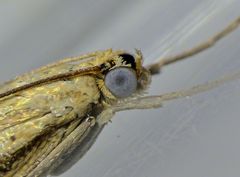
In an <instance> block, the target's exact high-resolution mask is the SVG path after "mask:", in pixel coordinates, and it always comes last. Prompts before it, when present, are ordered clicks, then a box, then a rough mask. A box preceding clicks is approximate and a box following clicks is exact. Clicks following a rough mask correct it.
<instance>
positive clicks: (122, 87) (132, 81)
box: [105, 67, 137, 98]
mask: <svg viewBox="0 0 240 177" xmlns="http://www.w3.org/2000/svg"><path fill="white" fill-rule="evenodd" d="M105 85H106V86H107V88H108V89H109V90H110V91H111V92H112V94H113V95H115V96H117V97H119V98H124V97H128V96H130V95H131V94H132V93H134V92H135V91H136V89H137V76H136V73H135V71H134V70H133V69H131V68H125V67H119V68H115V69H113V70H111V71H109V72H108V73H107V75H106V76H105Z"/></svg>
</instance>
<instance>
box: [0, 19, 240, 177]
mask: <svg viewBox="0 0 240 177" xmlns="http://www.w3.org/2000/svg"><path fill="white" fill-rule="evenodd" d="M239 24H240V17H239V18H237V19H236V20H235V21H233V22H232V23H231V24H229V25H228V26H227V27H226V28H225V29H224V30H222V31H221V32H219V33H217V34H216V35H214V36H213V37H212V38H210V39H209V40H207V41H205V42H203V43H201V44H199V45H198V46H196V47H194V48H192V49H190V50H187V51H185V52H183V53H181V54H179V55H176V56H172V57H167V58H162V59H160V60H158V61H157V62H155V63H153V64H151V65H149V66H146V67H144V66H143V57H142V54H141V51H140V50H136V52H135V54H134V55H132V54H130V53H128V52H126V51H124V50H112V49H108V50H104V51H96V52H93V53H89V54H86V55H82V56H79V57H74V58H67V59H63V60H61V61H58V62H55V63H52V64H49V65H47V66H43V67H41V68H39V69H36V70H33V71H31V72H29V73H26V74H24V75H22V76H18V77H17V78H15V79H13V80H11V81H9V82H7V83H5V84H3V85H1V87H0V176H5V177H11V176H30V177H32V176H45V175H48V174H59V173H61V172H62V171H64V170H66V169H68V168H70V166H71V165H72V164H73V163H75V161H69V159H71V157H72V156H73V154H76V153H78V154H80V155H78V156H79V158H80V157H81V156H82V155H83V154H84V153H85V152H86V151H87V150H88V149H89V148H90V146H91V145H92V144H93V143H94V141H95V139H96V138H97V135H98V134H99V133H100V132H101V130H102V128H103V127H104V125H106V124H107V123H108V122H109V121H110V120H111V119H112V117H113V116H114V114H115V113H116V112H119V111H123V110H128V109H149V108H159V107H160V106H161V105H162V104H163V103H164V102H166V101H169V100H174V99H177V98H182V97H186V96H192V95H195V94H197V93H200V92H204V91H207V90H209V89H212V88H215V87H217V86H219V85H221V84H223V83H225V82H227V81H231V80H234V79H238V78H239V77H240V73H235V74H232V75H229V76H226V77H223V78H220V79H218V80H216V81H211V82H209V83H206V84H202V85H198V86H196V87H193V88H190V89H186V90H181V91H177V92H173V93H168V94H164V95H155V96H144V94H145V92H146V90H147V88H148V86H149V85H150V83H151V77H152V75H155V74H158V73H159V71H160V69H161V68H162V67H163V66H165V65H168V64H171V63H175V62H177V61H180V60H182V59H185V58H188V57H190V56H192V55H196V54H198V53H200V52H202V51H203V50H205V49H208V48H210V47H212V46H213V45H214V44H215V43H216V42H218V41H219V40H220V39H222V38H223V37H224V36H226V35H227V34H229V33H230V32H232V31H234V30H235V29H236V28H237V27H238V26H239ZM67 162H68V163H67ZM66 163H67V164H68V165H66Z"/></svg>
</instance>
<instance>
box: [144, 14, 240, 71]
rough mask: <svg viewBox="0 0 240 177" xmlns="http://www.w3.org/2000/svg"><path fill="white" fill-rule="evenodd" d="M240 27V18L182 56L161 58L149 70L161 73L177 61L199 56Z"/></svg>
mask: <svg viewBox="0 0 240 177" xmlns="http://www.w3.org/2000/svg"><path fill="white" fill-rule="evenodd" d="M239 25H240V17H238V18H237V19H235V20H234V21H233V22H231V23H230V24H229V25H228V26H227V27H226V28H224V29H223V30H222V31H220V32H218V33H217V34H215V35H214V36H212V37H210V38H209V39H207V40H206V41H204V42H202V43H200V44H198V45H197V46H195V47H193V48H191V49H189V50H186V51H184V52H182V53H180V54H177V55H174V56H169V57H166V58H161V59H159V60H158V61H157V62H156V63H153V64H151V65H149V66H147V68H148V69H149V71H150V72H151V73H152V74H156V73H158V72H159V71H160V69H161V68H162V66H164V65H168V64H171V63H175V62H177V61H180V60H183V59H186V58H188V57H191V56H193V55H197V54H199V53H200V52H202V51H204V50H206V49H209V48H211V47H213V46H214V45H215V44H216V43H217V42H218V41H219V40H221V39H222V38H224V37H225V36H227V35H228V34H230V33H231V32H233V31H234V30H236V29H237V28H238V26H239Z"/></svg>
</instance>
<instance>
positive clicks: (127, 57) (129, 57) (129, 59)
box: [119, 53, 136, 69]
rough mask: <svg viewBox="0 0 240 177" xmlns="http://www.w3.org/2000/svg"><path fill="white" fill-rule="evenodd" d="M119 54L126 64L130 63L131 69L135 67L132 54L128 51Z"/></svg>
mask: <svg viewBox="0 0 240 177" xmlns="http://www.w3.org/2000/svg"><path fill="white" fill-rule="evenodd" d="M119 56H120V57H122V58H123V60H124V61H125V62H126V64H130V65H131V67H132V68H133V69H136V63H135V58H134V57H133V56H132V55H130V54H128V53H123V54H121V55H119Z"/></svg>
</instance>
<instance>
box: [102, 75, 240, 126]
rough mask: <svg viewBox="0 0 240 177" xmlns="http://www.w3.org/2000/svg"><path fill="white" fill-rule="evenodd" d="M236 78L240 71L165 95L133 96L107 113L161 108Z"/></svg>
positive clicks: (238, 77) (239, 77)
mask: <svg viewBox="0 0 240 177" xmlns="http://www.w3.org/2000/svg"><path fill="white" fill-rule="evenodd" d="M236 79H240V72H237V73H235V74H232V75H227V76H225V77H222V78H220V79H218V80H215V81H210V82H208V83H205V84H201V85H197V86H194V87H192V88H189V89H183V90H180V91H176V92H171V93H166V94H163V95H155V96H145V97H137V98H134V97H133V98H130V99H126V100H124V101H121V102H118V103H117V104H116V105H113V106H112V107H111V110H108V111H107V115H108V116H109V115H114V113H116V112H119V111H124V110H129V109H149V108H159V107H161V105H162V104H163V103H165V102H167V101H171V100H175V99H179V98H186V97H190V96H194V95H196V94H200V93H203V92H206V91H208V90H212V89H214V88H217V87H219V86H221V85H223V84H225V83H226V82H230V81H234V80H236ZM105 114H106V113H105ZM109 117H110V116H109ZM105 120H106V119H105ZM105 123H106V122H105Z"/></svg>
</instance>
